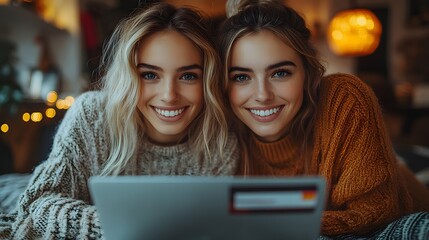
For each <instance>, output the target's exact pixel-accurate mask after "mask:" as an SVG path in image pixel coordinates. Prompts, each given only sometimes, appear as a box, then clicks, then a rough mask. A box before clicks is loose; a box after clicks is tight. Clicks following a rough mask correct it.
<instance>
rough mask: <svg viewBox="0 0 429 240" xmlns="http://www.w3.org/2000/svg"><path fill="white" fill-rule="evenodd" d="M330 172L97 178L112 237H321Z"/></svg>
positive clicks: (93, 189) (98, 200)
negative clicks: (305, 174)
mask: <svg viewBox="0 0 429 240" xmlns="http://www.w3.org/2000/svg"><path fill="white" fill-rule="evenodd" d="M325 184H326V183H325V180H324V178H322V177H319V176H314V177H308V176H307V177H282V178H279V177H276V178H269V177H246V178H244V177H231V176H229V177H226V176H222V177H220V176H216V177H214V176H211V177H208V176H117V177H111V176H110V177H100V176H95V177H91V178H90V179H89V190H90V194H91V197H92V200H93V202H94V204H95V206H96V208H97V212H98V215H99V217H100V222H101V226H102V229H103V233H104V237H105V238H106V239H107V240H119V239H120V240H123V239H130V240H133V239H149V240H152V239H156V240H163V239H190V240H193V239H199V240H213V239H222V240H224V239H235V240H237V239H238V240H241V239H243V240H252V239H255V240H256V239H317V238H318V237H319V234H320V224H321V215H322V212H323V209H324V202H325Z"/></svg>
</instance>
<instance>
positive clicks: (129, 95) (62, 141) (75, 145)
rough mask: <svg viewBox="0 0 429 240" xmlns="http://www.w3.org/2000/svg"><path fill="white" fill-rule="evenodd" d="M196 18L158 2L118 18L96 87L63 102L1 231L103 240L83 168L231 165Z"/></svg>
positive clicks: (149, 171)
mask: <svg viewBox="0 0 429 240" xmlns="http://www.w3.org/2000/svg"><path fill="white" fill-rule="evenodd" d="M202 22H203V21H202V18H201V16H200V15H199V14H198V13H197V12H195V11H193V10H191V9H188V8H175V7H173V6H171V5H168V4H156V5H153V6H152V7H150V8H147V9H145V10H141V11H138V12H136V13H135V14H134V15H133V16H131V17H129V18H127V19H125V20H124V21H122V22H121V23H120V24H119V25H118V27H117V28H116V30H115V32H114V34H113V36H112V38H111V40H110V42H109V43H108V44H107V46H106V48H105V51H104V58H103V59H104V60H103V67H104V70H105V75H104V85H103V88H102V90H101V91H94V92H87V93H84V94H82V95H81V96H80V97H79V98H77V99H76V101H75V103H74V105H73V106H72V108H71V109H69V110H68V112H67V114H66V116H65V118H64V120H63V121H62V123H61V125H60V127H59V129H58V132H57V134H56V136H55V139H54V145H53V149H52V152H51V154H50V156H49V159H47V160H46V161H45V162H44V163H42V164H41V165H40V166H38V167H37V168H36V169H35V171H34V174H33V177H32V179H31V180H30V184H29V186H28V187H27V189H26V190H25V192H24V193H23V194H22V195H21V197H20V200H19V204H18V207H17V212H16V215H13V218H15V221H14V222H13V224H12V229H11V231H10V230H3V234H4V235H6V234H10V235H11V236H10V237H11V238H17V239H36V238H43V239H98V238H101V237H102V236H103V233H102V231H101V228H100V222H99V219H98V215H97V212H96V209H95V207H94V206H93V205H91V199H90V196H89V192H88V187H87V181H88V178H89V177H90V176H94V175H232V174H233V173H234V172H235V171H236V162H237V158H238V155H239V154H238V152H237V149H236V139H235V138H234V137H233V136H231V135H229V134H228V127H227V123H226V119H225V117H224V114H223V112H224V110H225V109H224V105H223V103H222V99H221V94H220V93H221V91H222V86H220V85H216V84H215V83H216V82H217V81H216V80H217V78H218V77H219V76H218V75H217V74H218V73H219V72H220V71H219V70H220V69H219V59H218V56H217V53H216V51H215V49H214V47H213V45H212V43H211V41H210V39H208V37H207V36H208V35H209V34H208V33H207V30H206V28H205V27H204V26H203V25H202ZM9 220H10V219H9ZM0 226H1V224H0Z"/></svg>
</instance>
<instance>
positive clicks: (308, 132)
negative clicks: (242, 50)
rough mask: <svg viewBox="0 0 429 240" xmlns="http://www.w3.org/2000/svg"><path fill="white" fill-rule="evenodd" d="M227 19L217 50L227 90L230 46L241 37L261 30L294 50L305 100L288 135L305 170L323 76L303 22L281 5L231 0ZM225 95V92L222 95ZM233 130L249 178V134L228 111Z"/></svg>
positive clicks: (220, 33)
mask: <svg viewBox="0 0 429 240" xmlns="http://www.w3.org/2000/svg"><path fill="white" fill-rule="evenodd" d="M226 6H227V15H228V16H230V17H229V18H228V19H226V20H225V21H224V22H223V24H222V25H221V27H220V29H219V34H218V37H219V39H218V44H219V46H218V49H219V51H220V56H221V60H222V61H223V63H224V77H223V81H224V82H223V84H222V85H226V86H228V82H229V77H228V68H229V66H228V65H229V62H230V58H231V49H232V46H233V44H234V43H235V42H236V41H237V40H238V39H240V38H241V37H243V36H246V35H249V34H252V33H257V32H259V31H262V30H268V31H271V32H272V33H273V34H275V35H276V36H277V37H278V38H279V39H281V40H282V41H283V42H284V43H285V44H287V45H288V46H289V47H291V48H292V49H294V50H295V51H296V52H297V53H298V54H299V56H300V57H301V59H302V62H303V65H304V71H305V79H304V92H303V94H304V98H303V99H304V100H303V104H302V107H301V109H300V110H299V112H298V113H297V115H296V116H295V118H294V119H293V120H292V122H291V125H290V134H292V137H293V138H294V139H295V140H296V141H298V143H299V144H300V146H301V151H300V153H301V157H302V158H304V160H305V169H307V167H308V161H309V160H310V159H309V158H308V157H307V156H309V155H308V154H309V152H310V150H311V149H312V145H313V142H314V140H313V133H314V125H315V118H316V111H317V108H316V103H317V101H318V97H319V86H320V81H321V79H322V77H323V75H324V73H325V67H324V66H323V65H322V64H321V62H320V60H319V58H318V54H317V51H316V50H315V48H314V47H313V46H312V44H311V42H310V37H311V32H310V30H309V29H308V28H307V26H306V23H305V21H304V19H303V18H302V17H301V16H300V15H299V14H298V13H297V12H296V11H295V10H293V9H292V8H290V7H287V6H285V5H283V4H282V3H281V1H273V0H271V1H269V0H265V1H262V0H258V1H256V0H253V1H252V0H243V1H240V0H233V1H231V0H230V1H228V3H227V5H226ZM224 94H225V95H227V92H225V93H224ZM228 114H229V115H230V116H231V117H232V118H233V119H234V121H233V126H232V129H234V130H235V131H236V134H237V137H238V139H239V143H240V147H241V148H242V151H243V154H242V158H243V159H242V161H243V162H242V166H243V167H244V173H245V174H246V175H248V174H251V172H250V171H251V167H250V166H251V164H252V159H251V158H252V156H250V155H249V152H248V151H249V149H252V146H251V145H252V141H251V139H252V137H251V130H250V129H249V128H247V127H246V126H245V125H244V124H243V123H241V121H240V120H238V119H237V118H236V117H235V116H234V114H233V113H231V111H230V112H229V113H228Z"/></svg>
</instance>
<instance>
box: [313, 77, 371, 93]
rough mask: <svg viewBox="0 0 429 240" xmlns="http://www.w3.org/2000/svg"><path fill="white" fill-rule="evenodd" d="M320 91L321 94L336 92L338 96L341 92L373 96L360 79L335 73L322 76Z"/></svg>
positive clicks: (367, 86) (368, 87)
mask: <svg viewBox="0 0 429 240" xmlns="http://www.w3.org/2000/svg"><path fill="white" fill-rule="evenodd" d="M321 89H322V94H323V93H331V92H337V94H338V93H341V92H343V91H345V92H348V93H349V94H352V95H355V96H359V95H368V94H370V95H372V94H373V91H372V89H371V88H370V86H369V85H368V84H366V83H365V82H364V81H363V80H362V79H360V78H359V77H357V76H355V75H352V74H347V73H335V74H329V75H326V76H324V77H323V78H322V81H321Z"/></svg>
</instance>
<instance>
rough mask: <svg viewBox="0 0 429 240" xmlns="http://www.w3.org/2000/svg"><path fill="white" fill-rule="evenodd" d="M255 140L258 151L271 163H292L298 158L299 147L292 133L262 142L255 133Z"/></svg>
mask: <svg viewBox="0 0 429 240" xmlns="http://www.w3.org/2000/svg"><path fill="white" fill-rule="evenodd" d="M252 138H253V142H254V147H255V150H256V152H257V153H258V155H259V156H260V157H258V158H260V159H261V160H263V161H265V162H266V163H269V164H270V165H271V164H273V165H277V164H284V163H290V162H292V161H294V160H296V158H297V157H298V156H297V154H296V153H297V151H298V148H297V146H296V142H295V141H294V140H293V138H292V136H291V134H288V135H286V136H285V137H283V138H281V139H280V140H278V141H275V142H269V143H267V142H262V141H260V140H258V139H257V138H256V136H255V135H253V137H252Z"/></svg>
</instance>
